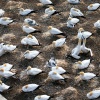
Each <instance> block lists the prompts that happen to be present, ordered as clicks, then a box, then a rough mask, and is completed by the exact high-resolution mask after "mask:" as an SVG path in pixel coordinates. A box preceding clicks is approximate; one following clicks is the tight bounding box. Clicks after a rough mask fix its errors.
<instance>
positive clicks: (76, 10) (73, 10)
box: [70, 8, 84, 17]
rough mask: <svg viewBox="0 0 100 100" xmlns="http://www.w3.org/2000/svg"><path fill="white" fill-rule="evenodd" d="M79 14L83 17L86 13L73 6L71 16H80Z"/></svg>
mask: <svg viewBox="0 0 100 100" xmlns="http://www.w3.org/2000/svg"><path fill="white" fill-rule="evenodd" d="M78 16H81V17H83V16H84V14H83V13H82V12H81V11H80V10H79V9H76V8H71V10H70V17H78Z"/></svg>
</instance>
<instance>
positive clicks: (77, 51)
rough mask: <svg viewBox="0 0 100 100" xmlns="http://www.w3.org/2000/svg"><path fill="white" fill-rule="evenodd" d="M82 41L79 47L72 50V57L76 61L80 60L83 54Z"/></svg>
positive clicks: (79, 42)
mask: <svg viewBox="0 0 100 100" xmlns="http://www.w3.org/2000/svg"><path fill="white" fill-rule="evenodd" d="M81 41H82V40H81V39H79V41H78V45H77V46H76V47H75V48H74V49H73V50H72V52H71V56H72V57H73V58H75V59H80V56H79V54H80V52H81Z"/></svg>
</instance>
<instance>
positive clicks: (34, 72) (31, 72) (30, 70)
mask: <svg viewBox="0 0 100 100" xmlns="http://www.w3.org/2000/svg"><path fill="white" fill-rule="evenodd" d="M41 72H42V70H41V69H38V68H32V67H31V66H28V67H27V75H34V76H35V75H38V74H40V73H41Z"/></svg>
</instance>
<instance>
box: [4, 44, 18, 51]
mask: <svg viewBox="0 0 100 100" xmlns="http://www.w3.org/2000/svg"><path fill="white" fill-rule="evenodd" d="M3 49H4V50H5V52H11V51H13V50H15V49H16V46H15V45H9V44H6V45H4V46H3Z"/></svg>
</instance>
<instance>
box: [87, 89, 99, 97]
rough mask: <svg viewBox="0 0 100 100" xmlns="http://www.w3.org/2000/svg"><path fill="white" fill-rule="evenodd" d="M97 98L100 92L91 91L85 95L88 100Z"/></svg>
mask: <svg viewBox="0 0 100 100" xmlns="http://www.w3.org/2000/svg"><path fill="white" fill-rule="evenodd" d="M98 97H100V90H93V91H91V92H89V93H87V98H88V99H96V98H98Z"/></svg>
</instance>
